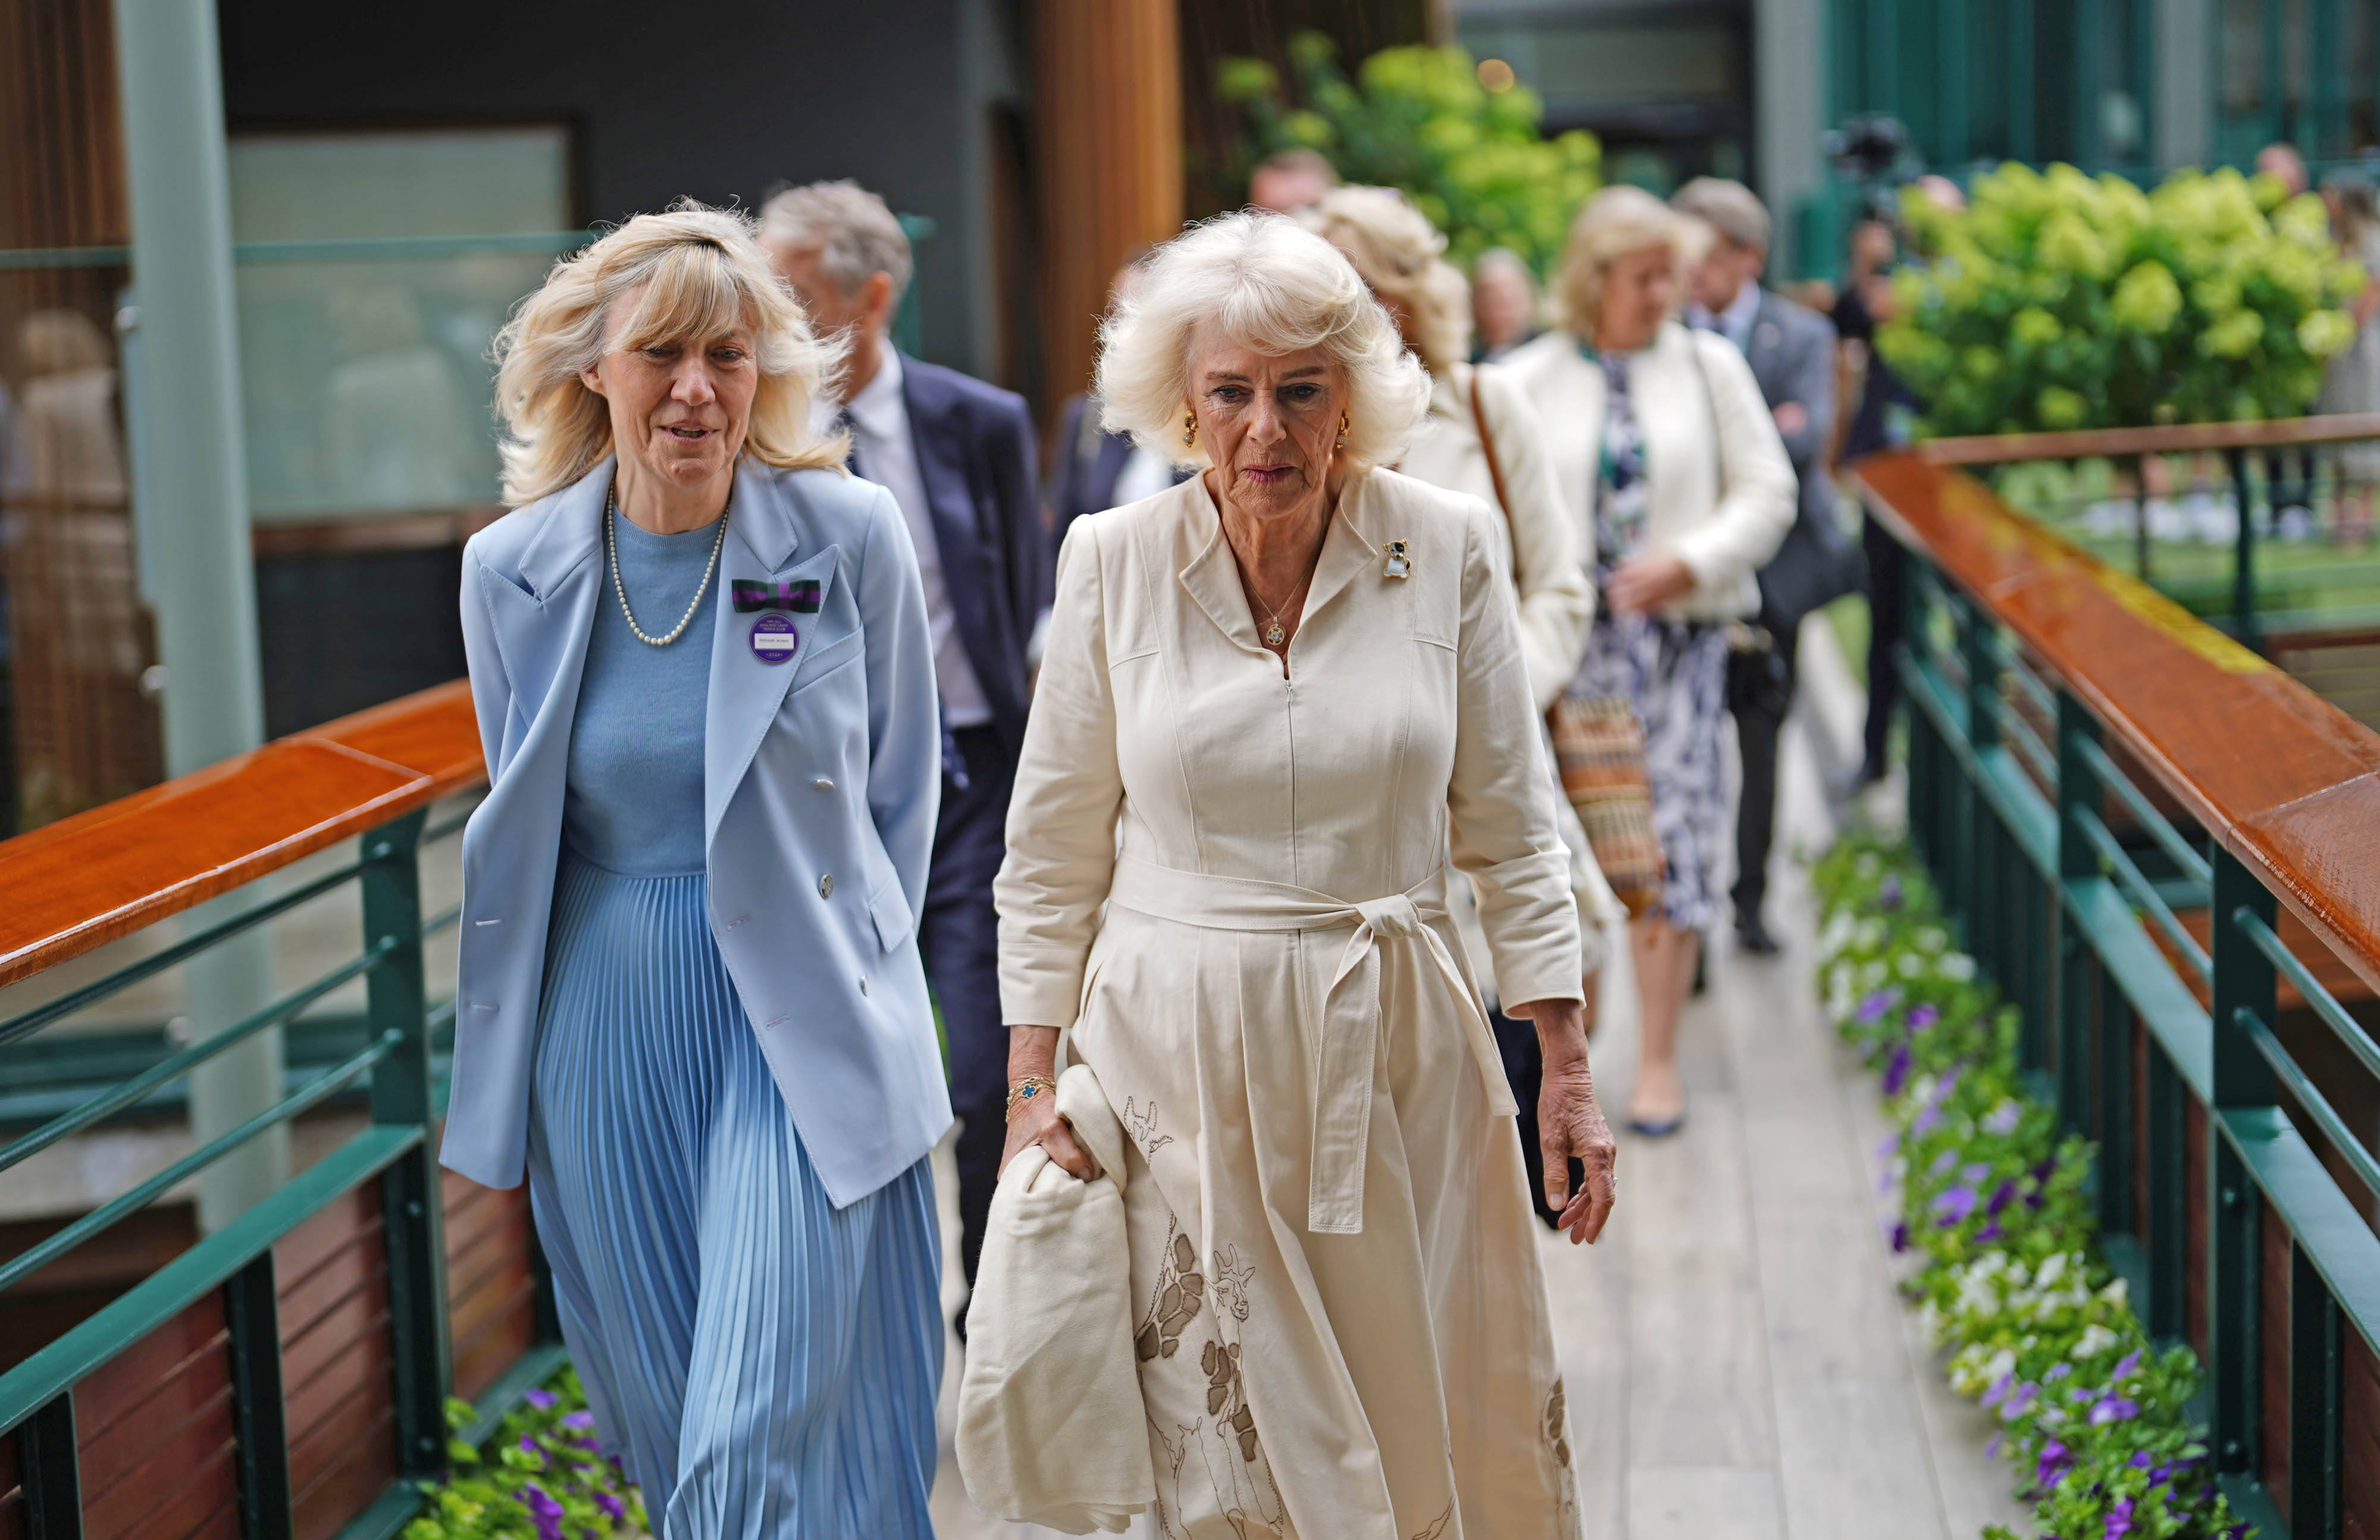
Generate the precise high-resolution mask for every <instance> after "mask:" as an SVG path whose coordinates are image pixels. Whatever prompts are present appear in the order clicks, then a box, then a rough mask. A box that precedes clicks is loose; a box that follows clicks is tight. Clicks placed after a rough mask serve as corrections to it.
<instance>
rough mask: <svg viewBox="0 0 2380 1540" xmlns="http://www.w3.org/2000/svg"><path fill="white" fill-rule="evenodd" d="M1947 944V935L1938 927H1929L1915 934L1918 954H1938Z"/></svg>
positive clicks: (1948, 940)
mask: <svg viewBox="0 0 2380 1540" xmlns="http://www.w3.org/2000/svg"><path fill="white" fill-rule="evenodd" d="M1949 944H1950V937H1949V932H1948V931H1946V930H1944V929H1943V928H1941V927H1940V926H1938V925H1929V926H1927V927H1926V928H1925V929H1923V930H1921V931H1919V932H1918V933H1917V950H1918V951H1920V952H1939V951H1941V950H1942V949H1943V948H1944V947H1946V946H1949Z"/></svg>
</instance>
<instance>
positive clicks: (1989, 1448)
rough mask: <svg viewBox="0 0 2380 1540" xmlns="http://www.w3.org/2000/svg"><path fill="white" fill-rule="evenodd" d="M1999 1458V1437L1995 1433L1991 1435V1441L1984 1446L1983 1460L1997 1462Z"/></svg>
mask: <svg viewBox="0 0 2380 1540" xmlns="http://www.w3.org/2000/svg"><path fill="white" fill-rule="evenodd" d="M1999 1457H2000V1436H1999V1435H1998V1434H1997V1433H1995V1434H1993V1435H1992V1441H1991V1442H1990V1443H1988V1444H1985V1446H1984V1458H1985V1460H1998V1458H1999Z"/></svg>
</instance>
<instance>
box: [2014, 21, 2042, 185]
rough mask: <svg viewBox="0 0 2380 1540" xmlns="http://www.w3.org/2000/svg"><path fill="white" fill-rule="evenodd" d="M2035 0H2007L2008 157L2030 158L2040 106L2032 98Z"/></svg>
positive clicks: (2022, 159)
mask: <svg viewBox="0 0 2380 1540" xmlns="http://www.w3.org/2000/svg"><path fill="white" fill-rule="evenodd" d="M2033 7H2034V0H2009V19H2008V28H2009V31H2008V48H2009V79H2008V102H2009V145H2008V152H2009V158H2010V160H2016V161H2029V160H2032V159H2033V152H2034V139H2035V137H2036V135H2035V128H2036V127H2037V125H2036V123H2035V121H2034V120H2035V119H2036V118H2037V117H2038V116H2039V115H2040V109H2039V106H2038V104H2037V103H2035V101H2034V95H2035V92H2034V67H2033V66H2034V46H2033Z"/></svg>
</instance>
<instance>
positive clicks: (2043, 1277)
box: [2033, 1251, 2066, 1289]
mask: <svg viewBox="0 0 2380 1540" xmlns="http://www.w3.org/2000/svg"><path fill="white" fill-rule="evenodd" d="M2065 1276H2066V1253H2064V1252H2062V1251H2058V1252H2052V1253H2050V1254H2049V1255H2047V1256H2046V1257H2044V1258H2043V1259H2042V1263H2041V1270H2040V1271H2039V1272H2037V1273H2035V1274H2034V1275H2033V1281H2034V1286H2035V1287H2037V1288H2042V1289H2046V1288H2048V1287H2049V1286H2050V1285H2051V1284H2054V1283H2056V1282H2057V1281H2058V1279H2061V1278H2064V1277H2065Z"/></svg>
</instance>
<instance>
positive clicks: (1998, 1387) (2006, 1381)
mask: <svg viewBox="0 0 2380 1540" xmlns="http://www.w3.org/2000/svg"><path fill="white" fill-rule="evenodd" d="M2015 1384H2016V1376H2014V1375H2012V1374H2008V1375H2002V1376H2000V1377H1999V1378H1998V1379H1996V1380H1994V1381H1992V1388H1990V1389H1988V1390H1986V1391H1985V1392H1984V1404H1985V1406H1998V1405H1999V1403H2000V1402H2002V1401H2006V1400H2008V1393H2009V1391H2010V1389H2011V1388H2013V1387H2014V1386H2015Z"/></svg>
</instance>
